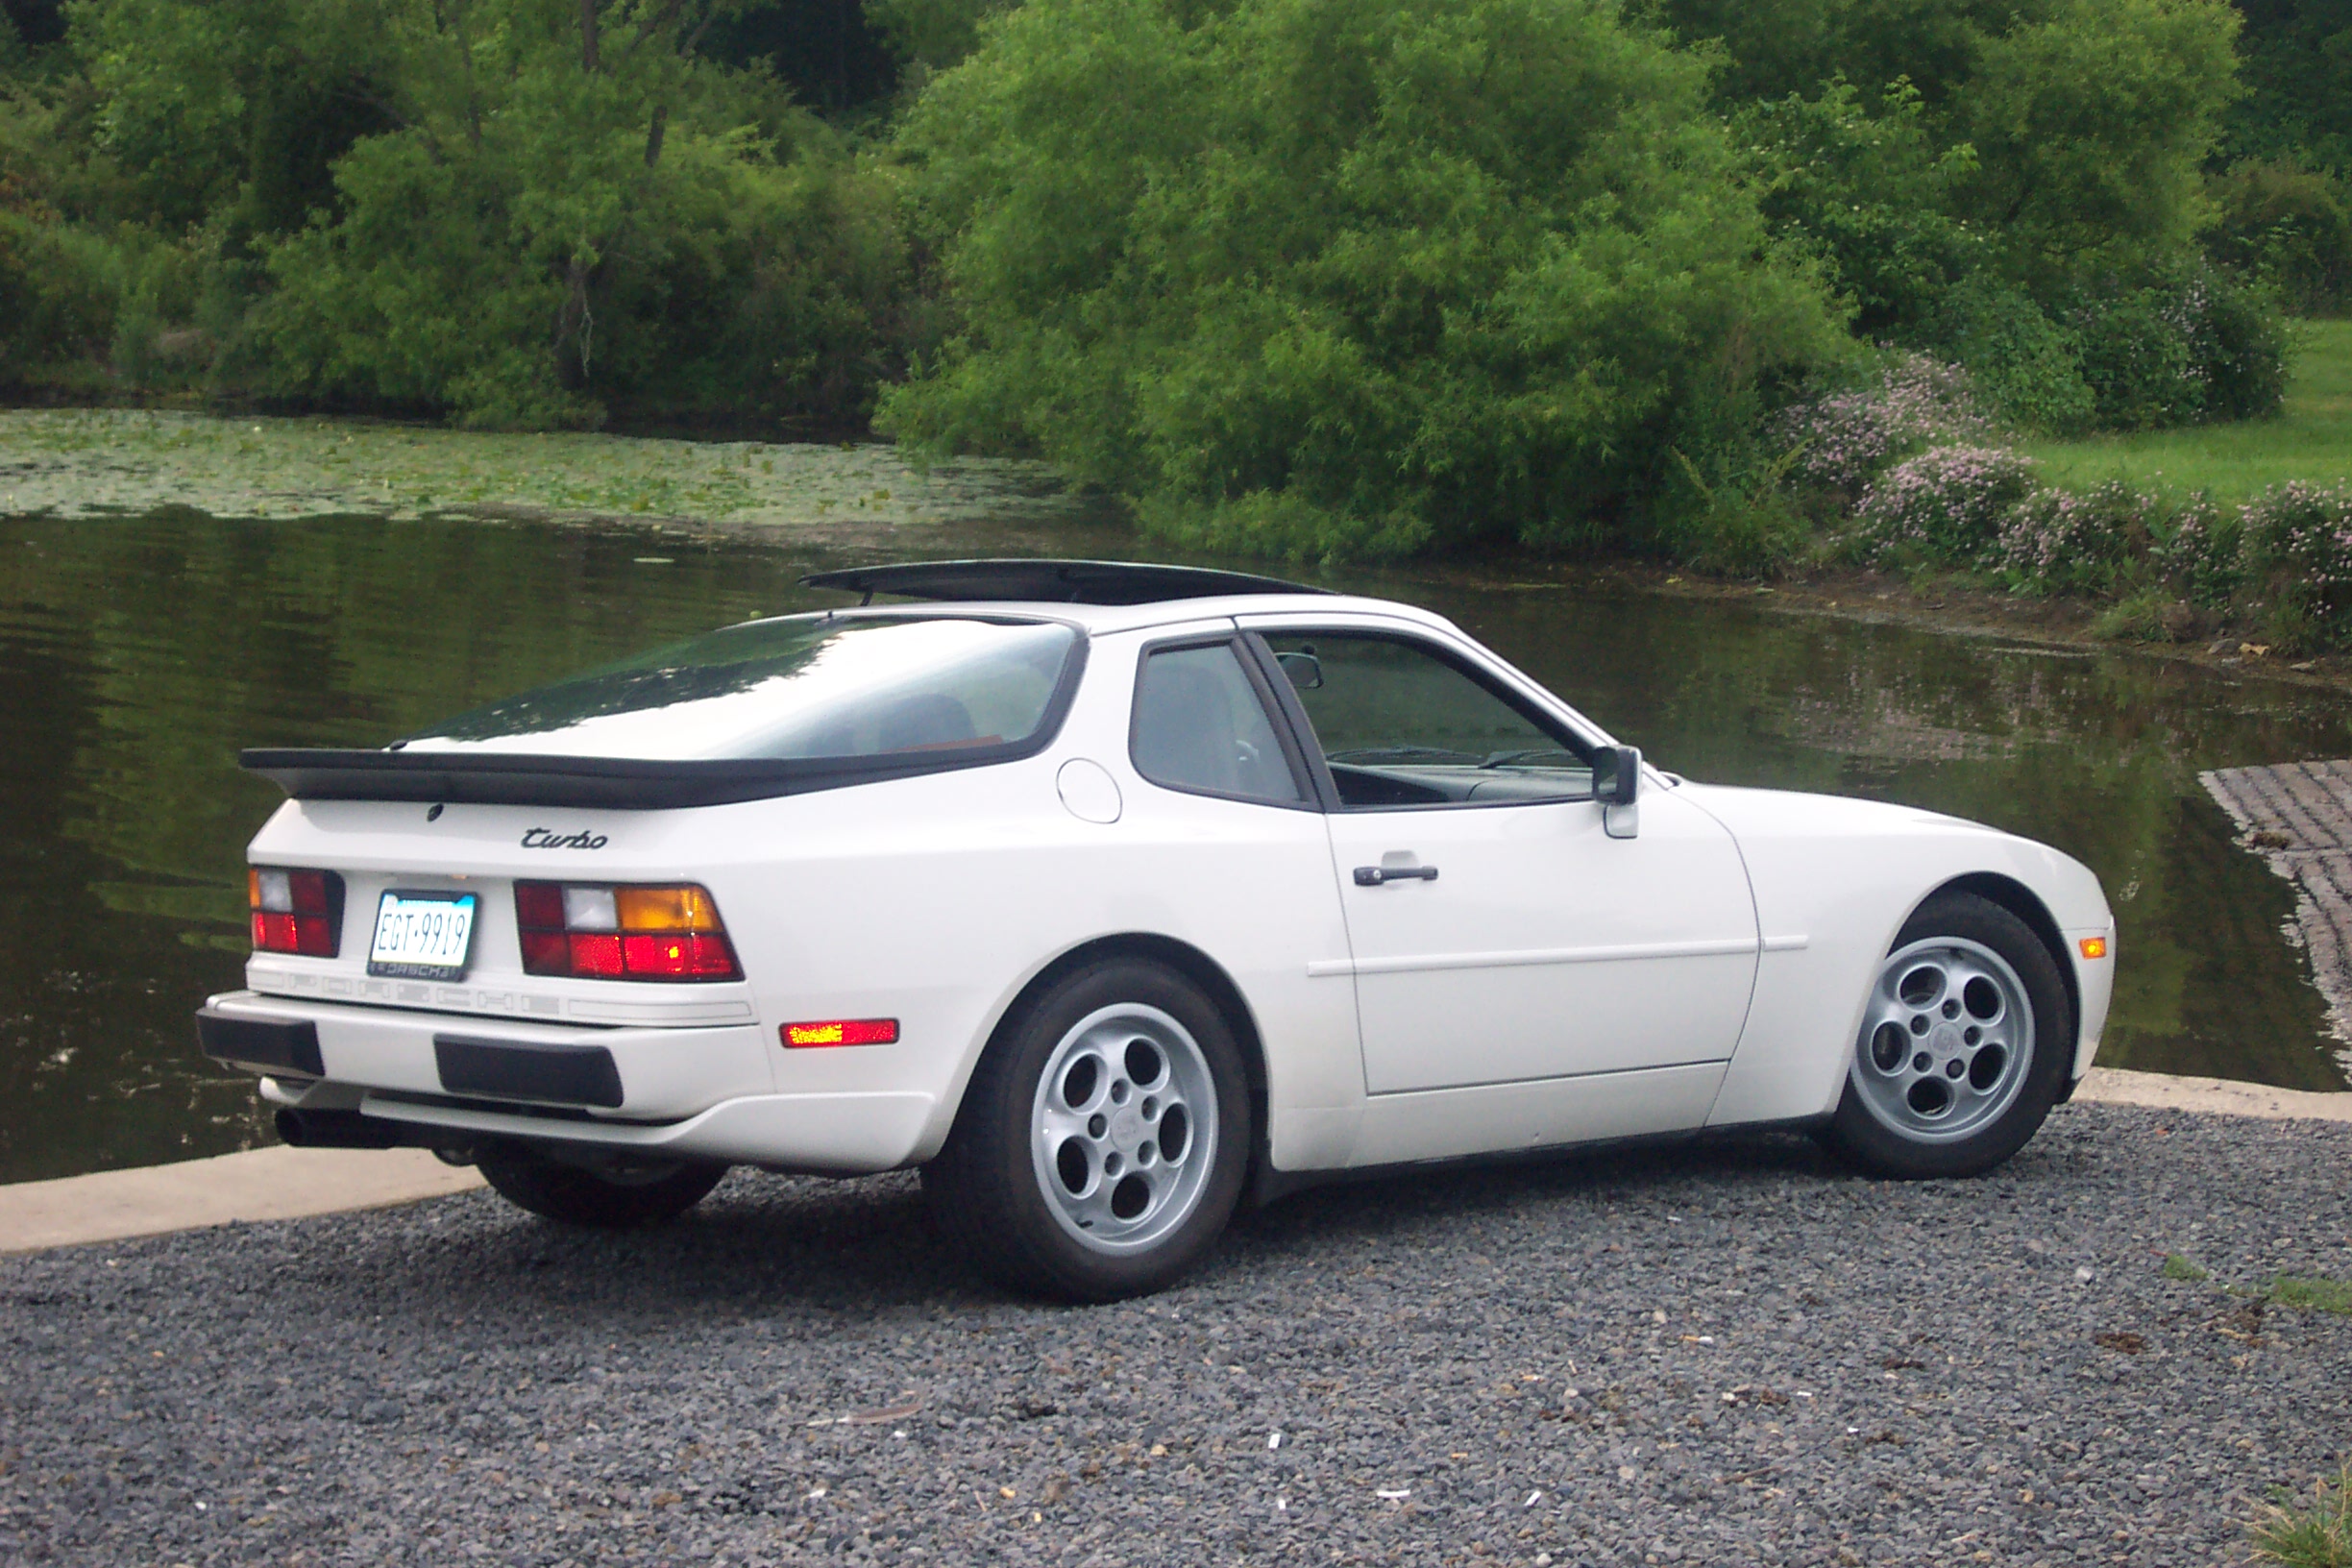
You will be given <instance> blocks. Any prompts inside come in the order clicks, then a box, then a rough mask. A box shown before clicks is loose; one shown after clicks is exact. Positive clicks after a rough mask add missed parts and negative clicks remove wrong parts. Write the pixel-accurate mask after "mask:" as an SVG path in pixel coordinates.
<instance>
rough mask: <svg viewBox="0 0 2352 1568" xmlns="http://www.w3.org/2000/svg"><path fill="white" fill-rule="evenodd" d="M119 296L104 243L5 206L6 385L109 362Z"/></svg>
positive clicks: (1, 352) (114, 261)
mask: <svg viewBox="0 0 2352 1568" xmlns="http://www.w3.org/2000/svg"><path fill="white" fill-rule="evenodd" d="M120 291H121V268H120V264H119V259H118V257H116V255H115V253H114V251H113V248H112V247H110V246H109V245H108V244H107V243H106V242H105V241H103V240H101V239H99V238H98V237H97V236H95V235H93V234H90V233H86V232H84V231H82V230H79V229H75V228H73V227H70V226H68V225H64V224H61V223H58V222H56V221H54V220H51V221H43V220H42V218H41V217H40V216H38V215H36V214H34V213H27V212H24V211H12V210H11V209H9V208H7V207H6V206H5V205H0V385H5V384H8V383H10V382H17V383H21V382H23V381H24V380H27V379H28V376H29V375H30V374H31V373H32V372H34V371H36V370H37V368H39V367H43V366H56V365H61V364H65V363H68V362H70V361H73V360H76V359H88V358H96V357H98V356H101V355H104V354H105V353H106V350H107V344H108V342H109V340H110V338H111V336H112V335H113V331H114V311H115V305H116V301H117V299H118V297H119V294H120Z"/></svg>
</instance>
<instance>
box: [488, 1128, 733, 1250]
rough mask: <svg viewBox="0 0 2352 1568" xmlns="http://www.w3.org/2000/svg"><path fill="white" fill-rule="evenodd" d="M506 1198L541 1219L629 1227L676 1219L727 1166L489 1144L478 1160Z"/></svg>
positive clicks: (704, 1193)
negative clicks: (586, 1156)
mask: <svg viewBox="0 0 2352 1568" xmlns="http://www.w3.org/2000/svg"><path fill="white" fill-rule="evenodd" d="M475 1163H476V1164H478V1166H479V1167H480V1168H481V1173H482V1179H483V1180H484V1181H486V1182H488V1183H489V1184H490V1186H491V1187H492V1188H494V1189H495V1190H496V1191H497V1192H498V1195H499V1196H500V1197H502V1198H504V1199H505V1200H506V1201H507V1202H508V1203H511V1204H513V1205H515V1206H516V1207H517V1208H520V1209H527V1210H529V1211H530V1212H531V1213H534V1214H537V1215H539V1216H540V1217H541V1218H543V1219H551V1220H554V1221H556V1222H557V1223H559V1224H564V1225H586V1226H593V1227H595V1228H597V1229H599V1230H625V1229H627V1228H629V1227H632V1226H637V1225H651V1224H655V1223H658V1222H659V1221H661V1220H665V1219H672V1218H674V1217H676V1216H677V1215H679V1214H682V1213H685V1212H686V1211H687V1210H689V1209H691V1208H693V1207H694V1206H695V1205H696V1204H698V1203H700V1202H701V1201H702V1200H703V1199H704V1198H705V1197H708V1196H709V1195H710V1189H711V1188H714V1187H717V1186H718V1185H719V1183H720V1180H721V1178H723V1177H724V1176H725V1175H726V1173H727V1167H726V1166H724V1165H721V1164H707V1163H705V1162H703V1161H699V1160H637V1161H622V1160H616V1161H613V1162H612V1163H610V1164H605V1165H602V1166H600V1167H598V1168H591V1167H589V1166H587V1165H584V1164H569V1163H567V1162H564V1161H561V1160H556V1159H552V1158H551V1157H549V1156H547V1155H544V1154H541V1153H539V1152H537V1151H536V1150H533V1149H529V1148H526V1147H523V1146H522V1145H520V1144H508V1145H505V1146H503V1147H501V1148H497V1149H485V1150H483V1151H482V1153H481V1155H480V1157H479V1158H478V1160H477V1161H476V1162H475Z"/></svg>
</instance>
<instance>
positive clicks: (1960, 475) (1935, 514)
mask: <svg viewBox="0 0 2352 1568" xmlns="http://www.w3.org/2000/svg"><path fill="white" fill-rule="evenodd" d="M2033 488H2034V463H2033V460H2032V459H2031V458H2028V457H2025V456H2022V455H2021V454H2019V453H2014V452H2011V451H2009V450H2008V449H2007V448H2005V447H1966V446H1950V447H1931V448H1929V449H1928V450H1927V451H1925V452H1923V453H1920V454H1919V455H1918V456H1917V457H1913V458H1909V459H1907V460H1906V461H1903V462H1900V463H1898V464H1896V465H1895V466H1894V467H1893V468H1891V469H1889V470H1887V472H1886V473H1885V474H1883V475H1881V476H1879V478H1877V479H1876V480H1875V481H1874V482H1873V483H1872V485H1871V487H1870V488H1869V489H1867V490H1865V491H1863V492H1862V500H1861V503H1860V504H1859V505H1858V506H1857V507H1856V508H1855V512H1856V515H1857V517H1858V519H1859V521H1860V524H1861V531H1862V538H1863V541H1864V542H1865V544H1866V545H1867V547H1868V549H1869V551H1870V553H1871V555H1872V556H1873V558H1874V559H1877V560H1888V559H1890V558H1900V557H1903V556H1911V557H1914V558H1916V559H1919V560H1923V561H1925V562H1927V563H1930V564H1933V565H1937V566H1972V565H1975V564H1977V563H1978V562H1979V561H1981V560H1982V559H1983V558H1984V557H1985V555H1986V553H1987V552H1988V551H1990V550H1991V549H1992V548H1993V546H1994V545H1995V543H1996V542H1997V540H1998V539H1999V537H2000V533H2001V529H2002V527H2003V526H2004V525H2005V524H2006V523H2007V522H2008V519H2009V513H2010V510H2011V508H2013V507H2015V506H2016V505H2017V503H2018V502H2021V501H2023V500H2024V499H2025V498H2026V496H2027V495H2029V494H2031V493H2032V491H2033Z"/></svg>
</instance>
